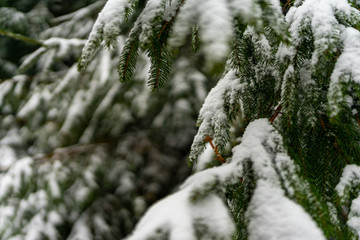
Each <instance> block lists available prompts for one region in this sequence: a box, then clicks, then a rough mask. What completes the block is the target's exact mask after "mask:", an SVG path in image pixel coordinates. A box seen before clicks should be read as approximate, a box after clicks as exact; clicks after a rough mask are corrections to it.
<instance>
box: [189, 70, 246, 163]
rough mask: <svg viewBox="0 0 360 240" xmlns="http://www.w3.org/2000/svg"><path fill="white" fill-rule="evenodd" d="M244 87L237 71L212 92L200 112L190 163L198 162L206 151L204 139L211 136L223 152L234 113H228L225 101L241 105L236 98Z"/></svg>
mask: <svg viewBox="0 0 360 240" xmlns="http://www.w3.org/2000/svg"><path fill="white" fill-rule="evenodd" d="M241 88H242V85H241V84H240V83H239V79H238V77H237V76H236V71H235V70H231V71H229V72H228V73H227V74H226V75H225V76H224V77H223V78H222V79H221V80H220V81H219V82H218V83H217V85H216V86H215V87H214V88H213V89H212V90H211V91H210V93H209V94H208V96H207V97H206V99H205V102H204V104H203V106H202V108H201V110H200V114H199V118H198V123H197V124H198V125H199V130H198V133H197V134H196V136H195V137H194V141H193V144H192V146H191V152H190V156H189V159H190V163H193V162H195V161H196V159H197V158H198V156H199V155H200V154H201V153H202V152H203V151H204V149H205V144H206V142H205V141H204V139H205V138H206V137H207V136H210V137H212V138H213V139H214V142H215V145H216V146H218V147H219V151H220V152H221V151H222V150H223V148H224V147H225V145H226V143H227V142H228V140H229V128H230V125H229V123H230V121H231V120H232V117H231V116H232V115H233V114H232V113H228V112H227V111H226V110H225V108H224V106H225V99H227V102H228V103H229V105H239V104H240V100H239V99H237V98H236V95H237V93H238V92H240V90H241ZM229 109H237V108H229Z"/></svg>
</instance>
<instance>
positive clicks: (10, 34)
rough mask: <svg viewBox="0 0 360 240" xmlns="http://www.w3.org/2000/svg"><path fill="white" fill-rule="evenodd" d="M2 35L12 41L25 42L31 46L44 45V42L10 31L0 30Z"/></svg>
mask: <svg viewBox="0 0 360 240" xmlns="http://www.w3.org/2000/svg"><path fill="white" fill-rule="evenodd" d="M0 35H3V36H6V37H9V38H12V39H16V40H20V41H23V42H27V43H30V44H34V45H39V46H42V45H43V42H42V41H39V40H37V39H34V38H30V37H27V36H24V35H21V34H18V33H13V32H9V31H6V30H3V29H0Z"/></svg>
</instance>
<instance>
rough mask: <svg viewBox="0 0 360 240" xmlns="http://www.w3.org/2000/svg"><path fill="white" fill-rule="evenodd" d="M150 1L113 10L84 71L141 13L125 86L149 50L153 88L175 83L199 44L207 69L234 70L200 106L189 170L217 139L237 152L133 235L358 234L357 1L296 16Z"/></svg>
mask: <svg viewBox="0 0 360 240" xmlns="http://www.w3.org/2000/svg"><path fill="white" fill-rule="evenodd" d="M139 2H140V1H136V0H109V1H108V2H107V3H106V5H105V7H104V8H103V10H102V12H101V13H100V14H99V17H98V19H97V21H96V23H95V25H94V27H93V30H92V32H91V34H90V37H89V39H88V41H87V42H86V44H85V47H84V49H83V54H82V57H81V58H80V60H79V63H78V67H79V69H85V68H86V66H87V65H88V64H89V62H91V61H92V59H93V57H94V56H95V54H96V52H97V51H98V49H99V48H100V46H101V43H102V41H104V42H105V45H106V46H108V47H110V46H113V45H114V42H115V39H116V37H117V36H118V35H120V33H121V28H120V26H121V24H122V23H124V22H126V21H127V20H128V19H129V17H130V16H131V14H134V13H135V12H138V13H139V12H140V13H139V15H138V16H137V20H136V21H135V23H134V25H133V27H132V29H131V31H130V33H129V36H128V38H127V40H126V41H125V43H124V45H123V47H122V51H121V54H120V63H119V67H118V72H119V78H120V80H121V81H123V82H129V81H131V79H132V76H133V74H134V73H135V72H136V63H137V60H138V57H139V53H140V52H142V51H144V52H145V53H146V54H147V56H148V58H149V60H150V63H151V66H150V70H149V79H148V85H149V86H150V87H151V89H152V90H156V89H158V88H159V87H162V86H164V85H165V83H166V81H168V79H169V78H170V76H171V72H172V65H173V62H174V59H176V57H177V55H178V54H179V49H181V48H182V47H184V46H186V45H187V44H189V40H192V41H193V42H192V43H191V44H192V45H193V49H195V50H197V49H198V48H199V49H200V53H199V54H200V56H201V57H203V58H204V59H205V65H204V68H203V69H204V71H205V72H206V73H207V74H210V75H211V74H214V73H219V72H224V74H223V77H222V79H221V80H219V82H218V83H217V85H216V86H215V87H214V88H213V89H212V90H211V92H210V93H209V94H208V96H207V98H206V100H205V103H204V105H203V107H202V109H201V111H200V115H199V118H198V126H199V130H198V133H197V135H196V136H195V138H194V142H193V145H192V148H191V152H190V163H191V164H196V162H197V160H198V158H199V156H200V155H201V153H202V152H203V151H204V149H205V144H206V143H205V142H204V141H203V140H204V138H205V137H206V136H210V137H211V138H213V139H214V143H215V145H216V147H217V150H219V152H220V153H221V154H224V155H227V156H231V157H229V158H227V163H225V164H223V165H221V166H218V167H213V168H210V169H207V170H204V171H201V172H198V173H196V174H194V175H193V176H191V177H190V178H188V179H187V180H186V182H185V183H184V184H183V185H182V186H181V187H180V189H179V190H178V191H177V192H176V193H174V194H172V195H170V196H169V197H167V198H165V199H163V200H162V201H159V202H158V203H156V204H155V205H154V206H153V207H151V208H150V209H149V210H148V212H147V213H146V214H145V215H144V217H143V218H142V219H141V220H140V222H139V223H138V225H137V226H136V228H135V230H134V232H133V233H132V234H131V235H130V236H129V237H128V239H131V240H137V239H139V240H141V239H158V238H160V239H163V238H165V239H232V238H233V237H234V236H235V238H236V239H250V240H261V239H276V240H279V239H284V240H285V239H297V240H299V239H304V240H305V239H307V240H319V239H326V238H328V239H334V238H335V239H356V238H357V235H358V234H359V228H360V227H359V226H360V225H359V224H357V219H358V215H359V211H358V196H359V191H354V190H351V189H353V188H352V187H351V186H353V185H354V184H355V185H356V186H358V183H357V182H358V180H357V178H356V177H355V176H357V175H358V173H357V172H358V170H356V166H357V165H358V164H359V161H360V144H359V141H360V139H359V135H360V131H359V126H360V120H359V119H360V118H359V116H358V110H359V106H360V104H359V102H358V99H359V98H360V91H359V89H360V88H359V87H360V85H359V84H360V82H359V76H360V73H359V71H358V70H357V68H356V66H357V65H358V64H359V63H360V45H359V44H358V42H359V41H358V40H359V36H360V33H359V28H360V27H359V26H360V24H359V22H360V13H359V11H358V10H357V9H356V8H354V5H353V3H352V1H347V0H306V1H302V0H297V1H295V2H294V3H293V4H292V5H291V7H290V9H289V11H288V12H287V13H286V16H285V17H284V16H283V11H282V9H281V6H280V2H279V1H277V0H271V1H262V0H173V1H168V0H149V1H146V4H145V6H143V8H141V9H140V11H136V10H138V9H137V8H138V6H139ZM278 109H283V110H281V113H279V112H278V113H277V114H278V115H277V116H278V117H277V118H276V119H275V120H274V119H273V120H274V121H273V120H272V122H273V124H272V125H270V123H269V122H268V121H267V120H266V119H269V118H270V117H271V116H273V114H274V112H275V111H277V110H278ZM285 148H286V150H285ZM231 149H232V150H231ZM349 163H351V164H355V165H349V166H348V167H347V168H345V166H346V165H347V164H349ZM350 166H353V167H351V169H352V171H350V170H348V168H349V167H350ZM344 168H345V170H344V174H343V177H342V178H341V172H342V169H344ZM348 172H352V173H353V174H354V178H351V177H349V173H348ZM340 178H341V180H340ZM351 179H353V180H351ZM339 181H340V185H338V186H337V187H336V185H337V183H338V182H339ZM348 186H350V187H348ZM335 189H336V190H337V191H335ZM346 189H350V190H346ZM349 191H350V192H351V193H352V194H350V195H349V194H348V192H349ZM229 194H230V195H229ZM334 199H335V200H334ZM336 199H340V201H338V200H336ZM354 199H355V200H354ZM344 206H350V207H351V211H350V213H349V212H346V210H345V209H346V208H345V207H344ZM230 213H231V214H230ZM344 215H345V216H348V215H349V217H350V219H349V221H348V222H347V221H346V219H347V217H345V218H341V217H339V216H344Z"/></svg>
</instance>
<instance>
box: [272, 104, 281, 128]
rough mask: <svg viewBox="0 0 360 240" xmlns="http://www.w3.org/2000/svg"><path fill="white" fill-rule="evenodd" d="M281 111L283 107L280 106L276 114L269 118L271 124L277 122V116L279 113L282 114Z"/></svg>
mask: <svg viewBox="0 0 360 240" xmlns="http://www.w3.org/2000/svg"><path fill="white" fill-rule="evenodd" d="M281 109H282V105H281V104H280V105H279V106H278V107H277V108H276V110H275V112H274V114H273V115H272V116H271V117H270V118H269V122H270V123H271V124H272V123H273V122H274V121H275V119H276V117H277V116H278V115H279V113H280V112H281Z"/></svg>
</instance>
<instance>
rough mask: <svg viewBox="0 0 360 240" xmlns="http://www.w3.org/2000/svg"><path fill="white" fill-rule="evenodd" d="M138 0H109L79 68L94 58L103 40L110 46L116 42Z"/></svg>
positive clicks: (84, 66) (90, 38)
mask: <svg viewBox="0 0 360 240" xmlns="http://www.w3.org/2000/svg"><path fill="white" fill-rule="evenodd" d="M136 2H137V1H136V0H109V1H107V3H106V4H105V6H104V8H103V10H102V11H101V12H100V13H99V16H98V18H97V20H96V22H95V24H94V26H93V29H92V31H91V33H90V36H89V38H88V40H87V42H86V44H85V46H84V49H83V51H82V56H81V58H80V59H79V64H78V68H79V69H80V70H82V69H85V68H86V67H87V65H88V64H89V62H90V61H91V60H92V59H93V58H94V56H95V54H96V52H97V51H98V49H99V47H100V44H101V42H102V41H103V40H104V41H105V45H106V46H108V47H110V46H113V45H114V43H115V42H116V38H117V37H118V36H119V35H120V30H121V29H120V26H121V24H122V23H123V22H124V21H126V20H127V18H128V17H129V12H132V9H133V8H134V7H135V5H136Z"/></svg>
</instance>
